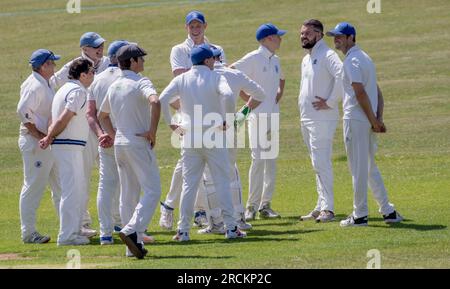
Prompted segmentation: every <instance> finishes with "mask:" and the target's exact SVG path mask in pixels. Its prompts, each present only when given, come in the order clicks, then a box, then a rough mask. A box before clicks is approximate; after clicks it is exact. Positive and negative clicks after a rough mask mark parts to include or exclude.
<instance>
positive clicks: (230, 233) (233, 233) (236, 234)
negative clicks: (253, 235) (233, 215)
mask: <svg viewBox="0 0 450 289" xmlns="http://www.w3.org/2000/svg"><path fill="white" fill-rule="evenodd" d="M245 237H247V233H245V232H243V231H241V230H239V228H238V227H237V226H236V227H234V229H233V230H227V232H226V234H225V238H227V239H238V238H245Z"/></svg>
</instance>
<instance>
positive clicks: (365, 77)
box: [327, 22, 403, 227]
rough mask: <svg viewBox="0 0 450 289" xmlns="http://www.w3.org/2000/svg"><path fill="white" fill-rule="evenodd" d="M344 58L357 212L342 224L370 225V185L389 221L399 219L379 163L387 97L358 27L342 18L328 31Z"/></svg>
mask: <svg viewBox="0 0 450 289" xmlns="http://www.w3.org/2000/svg"><path fill="white" fill-rule="evenodd" d="M327 35H328V36H333V37H334V44H335V47H336V49H338V50H340V51H342V53H344V55H345V60H344V91H345V94H344V107H343V111H344V117H343V119H344V140H345V149H346V151H347V156H348V163H349V167H350V172H351V174H352V182H353V193H354V195H353V213H352V214H351V215H350V216H348V217H347V219H345V220H343V221H341V223H340V225H341V227H351V226H367V223H368V222H367V221H368V219H367V217H368V214H369V210H368V206H367V187H368V186H369V187H370V189H371V190H372V193H373V195H374V197H375V200H376V201H377V203H378V206H379V212H380V213H381V214H382V215H383V218H384V221H385V222H386V223H397V222H401V221H402V220H403V218H402V216H400V214H399V213H397V211H396V210H395V209H394V205H393V204H391V203H389V199H388V196H387V191H386V188H385V186H384V183H383V179H382V177H381V174H380V171H379V170H378V167H377V165H376V164H375V152H376V150H377V143H376V133H385V132H386V126H385V125H384V123H383V109H384V100H383V94H382V93H381V90H380V88H379V86H378V84H377V77H376V71H375V65H374V64H373V61H372V59H371V58H370V57H369V56H368V55H367V54H366V53H365V52H364V51H363V50H361V48H359V46H358V45H356V29H355V28H354V27H353V26H352V25H351V24H350V23H347V22H341V23H339V24H337V25H336V27H335V28H334V29H333V30H331V31H329V32H327Z"/></svg>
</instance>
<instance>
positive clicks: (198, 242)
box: [151, 236, 300, 247]
mask: <svg viewBox="0 0 450 289" xmlns="http://www.w3.org/2000/svg"><path fill="white" fill-rule="evenodd" d="M299 240H300V239H297V238H264V237H256V236H255V237H246V238H243V239H234V240H228V239H209V240H198V239H197V240H196V239H191V240H190V241H187V242H175V241H159V242H155V243H153V244H151V246H152V247H153V246H166V245H170V246H189V245H206V244H239V243H251V242H271V241H276V242H286V241H295V242H297V241H299Z"/></svg>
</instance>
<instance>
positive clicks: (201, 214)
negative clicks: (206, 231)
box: [194, 210, 208, 228]
mask: <svg viewBox="0 0 450 289" xmlns="http://www.w3.org/2000/svg"><path fill="white" fill-rule="evenodd" d="M194 226H196V227H199V228H203V227H207V226H208V218H207V217H206V212H205V211H203V210H201V211H197V212H195V214H194Z"/></svg>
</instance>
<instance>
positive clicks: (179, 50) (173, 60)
mask: <svg viewBox="0 0 450 289" xmlns="http://www.w3.org/2000/svg"><path fill="white" fill-rule="evenodd" d="M205 43H206V44H210V43H209V41H208V38H206V37H205ZM202 44H203V43H202ZM210 45H214V46H215V47H217V49H219V50H220V51H221V55H220V60H221V61H222V63H224V64H226V63H227V60H226V57H225V52H224V51H223V48H222V47H221V46H219V45H216V44H210ZM197 46H198V45H195V44H194V41H193V40H192V39H191V37H190V36H189V35H188V37H187V39H186V40H185V41H184V42H183V43H180V44H177V45H175V46H174V47H172V51H171V52H170V65H171V67H172V72H173V71H175V70H177V69H190V68H191V67H192V61H191V50H192V49H193V48H194V47H197Z"/></svg>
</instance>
